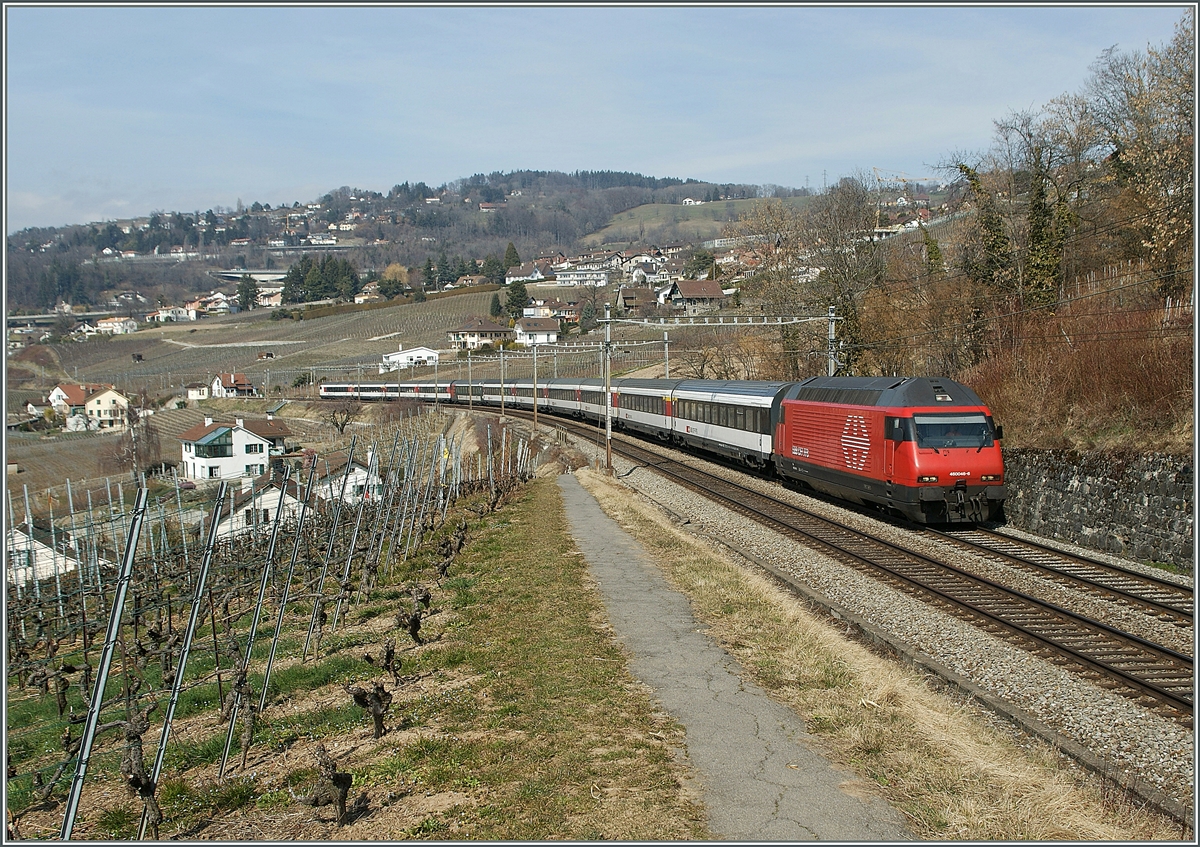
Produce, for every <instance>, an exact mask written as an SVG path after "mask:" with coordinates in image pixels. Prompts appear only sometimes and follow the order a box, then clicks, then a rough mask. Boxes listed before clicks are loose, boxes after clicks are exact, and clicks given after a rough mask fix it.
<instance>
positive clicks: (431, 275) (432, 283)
mask: <svg viewBox="0 0 1200 847" xmlns="http://www.w3.org/2000/svg"><path fill="white" fill-rule="evenodd" d="M422 273H423V279H424V281H425V287H426V288H437V271H435V270H434V269H433V259H432V258H429V259H426V260H425V268H424V270H423V271H422Z"/></svg>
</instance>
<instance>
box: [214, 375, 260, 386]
mask: <svg viewBox="0 0 1200 847" xmlns="http://www.w3.org/2000/svg"><path fill="white" fill-rule="evenodd" d="M217 379H219V380H221V385H222V386H223V387H224V388H253V387H254V385H253V384H252V383H251V382H250V380H248V379H246V375H245V374H244V373H229V374H217Z"/></svg>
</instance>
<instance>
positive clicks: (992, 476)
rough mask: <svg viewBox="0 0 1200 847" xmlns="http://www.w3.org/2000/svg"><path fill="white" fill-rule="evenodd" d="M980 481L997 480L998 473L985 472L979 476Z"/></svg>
mask: <svg viewBox="0 0 1200 847" xmlns="http://www.w3.org/2000/svg"><path fill="white" fill-rule="evenodd" d="M979 481H980V482H999V481H1000V474H994V473H985V474H982V475H981V476H980V477H979Z"/></svg>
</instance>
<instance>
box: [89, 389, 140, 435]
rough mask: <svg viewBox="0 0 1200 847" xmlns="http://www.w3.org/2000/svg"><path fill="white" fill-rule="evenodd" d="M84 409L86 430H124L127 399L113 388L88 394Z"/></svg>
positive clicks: (126, 417) (127, 409)
mask: <svg viewBox="0 0 1200 847" xmlns="http://www.w3.org/2000/svg"><path fill="white" fill-rule="evenodd" d="M84 408H85V414H86V415H87V422H88V429H125V426H126V423H127V420H128V412H129V399H128V398H127V397H126V396H125V395H124V394H122V393H121V392H120V391H117V390H116V389H115V388H105V389H102V390H100V391H97V392H95V393H93V394H89V395H88V398H87V400H86V401H85V404H84Z"/></svg>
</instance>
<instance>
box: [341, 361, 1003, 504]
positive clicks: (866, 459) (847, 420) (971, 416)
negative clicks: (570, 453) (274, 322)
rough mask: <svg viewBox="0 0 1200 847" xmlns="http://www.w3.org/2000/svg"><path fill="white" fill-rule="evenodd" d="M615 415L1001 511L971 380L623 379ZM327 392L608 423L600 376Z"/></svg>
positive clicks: (889, 498) (883, 497)
mask: <svg viewBox="0 0 1200 847" xmlns="http://www.w3.org/2000/svg"><path fill="white" fill-rule="evenodd" d="M611 392H612V401H611V403H612V407H611V409H612V411H611V415H612V422H613V427H614V428H615V429H619V430H620V429H623V430H628V431H631V432H637V433H641V434H644V435H650V436H654V437H656V438H658V439H660V440H662V441H666V442H671V443H673V444H676V445H678V446H686V447H691V448H694V449H697V450H701V451H705V452H709V453H714V454H719V455H721V456H725V457H727V458H730V459H734V460H736V461H738V462H740V463H743V464H745V465H747V466H749V467H752V468H758V469H767V470H771V471H773V472H774V473H776V474H778V475H779V476H781V477H783V478H785V479H790V480H794V481H797V482H799V483H800V484H801V485H803V486H805V487H808V488H811V489H813V490H815V491H819V492H822V493H824V494H828V495H831V496H834V497H837V498H840V499H843V500H848V501H851V502H854V503H860V504H864V505H870V506H877V507H882V508H883V509H885V510H888V511H891V512H894V513H898V514H901V515H903V516H905V517H907V518H909V519H910V520H913V521H917V522H919V523H974V522H980V521H995V520H1000V519H1001V518H1002V516H1003V507H1004V497H1005V488H1004V460H1003V457H1002V455H1001V450H1000V439H1001V438H1002V437H1003V432H1002V428H1001V427H999V426H997V425H996V424H995V423H994V422H993V420H992V416H991V413H990V411H989V410H988V408H987V406H986V405H985V404H984V403H983V401H982V400H980V399H979V397H978V395H976V394H975V392H974V391H972V390H971V389H970V388H968V387H967V386H965V385H962V384H961V383H958V382H955V381H953V380H949V379H938V378H931V377H811V378H809V379H805V380H803V381H801V382H765V381H740V380H695V379H616V380H613V381H612V384H611ZM320 396H321V397H322V398H325V399H337V398H353V399H358V400H396V399H414V400H422V401H429V402H432V401H434V400H435V399H436V400H437V401H439V402H443V403H453V404H457V405H464V406H465V405H468V404H474V403H478V404H480V405H482V406H500V405H502V398H503V405H505V406H508V407H511V408H517V409H529V408H532V407H533V404H534V402H536V403H537V408H538V411H539V412H544V413H550V414H557V415H567V416H571V417H574V418H579V419H587V420H593V421H597V422H603V420H604V416H605V403H604V382H603V380H599V379H550V380H545V381H539V382H538V383H537V397H536V401H535V397H534V384H533V381H532V380H529V379H515V380H505V381H504V382H501V381H500V380H475V381H473V382H465V381H462V380H458V381H452V382H439V383H436V384H435V383H430V382H422V383H416V382H412V383H323V384H322V385H321V386H320Z"/></svg>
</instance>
